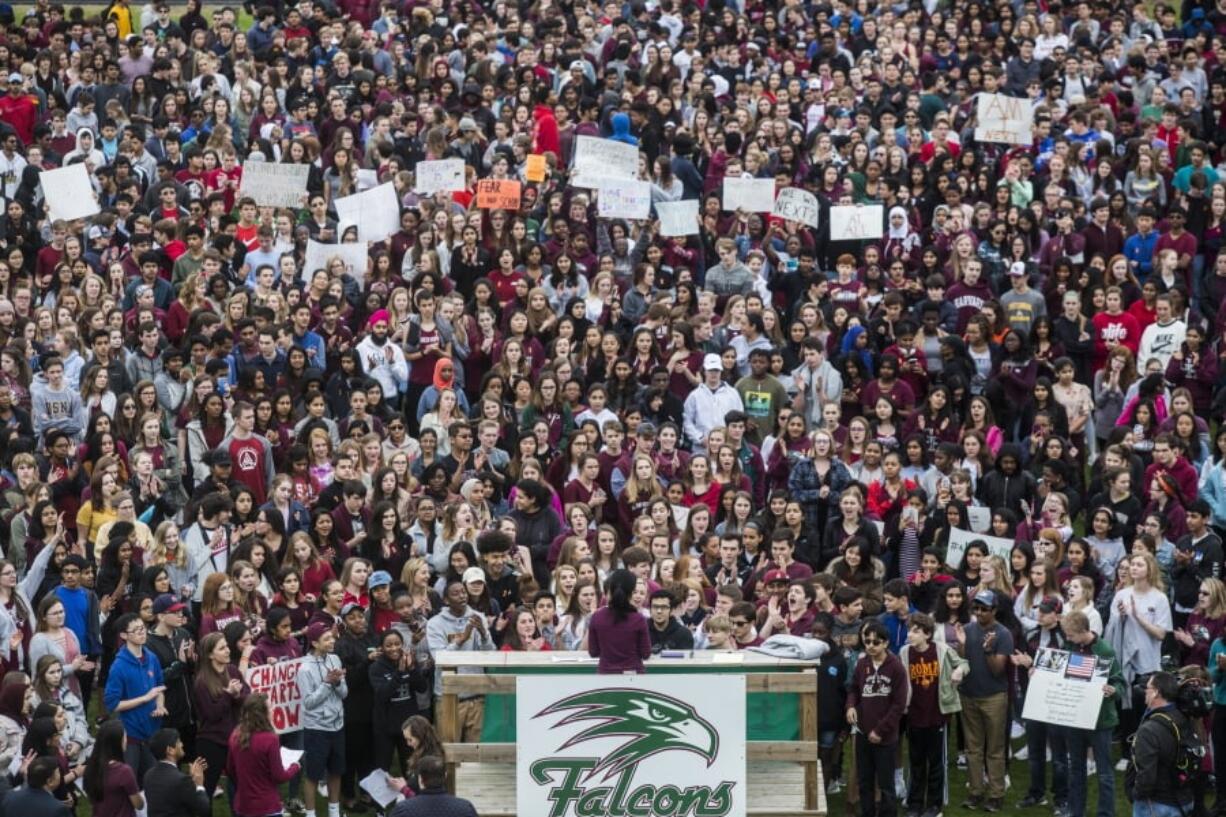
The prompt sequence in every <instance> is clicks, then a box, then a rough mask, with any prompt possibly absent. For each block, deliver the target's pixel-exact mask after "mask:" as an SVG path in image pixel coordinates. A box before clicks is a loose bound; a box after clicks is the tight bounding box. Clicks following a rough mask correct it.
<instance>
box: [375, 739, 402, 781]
mask: <svg viewBox="0 0 1226 817" xmlns="http://www.w3.org/2000/svg"><path fill="white" fill-rule="evenodd" d="M397 754H399V755H400V768H401V773H400V775H401V776H402V777H403V776H405V774H406V773H407V772H408V770H409V745H408V744H407V743H405V740H404V735H402V734H401V733H399V732H397V733H395V734H391V733H389V732H382V731H379V730H375V767H376V768H379V769H382V770H383V771H385V772H387V773H388V774H392V773H393V770H392V762H393V761H394V760H395V758H396V755H397Z"/></svg>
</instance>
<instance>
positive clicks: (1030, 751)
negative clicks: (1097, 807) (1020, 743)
mask: <svg viewBox="0 0 1226 817" xmlns="http://www.w3.org/2000/svg"><path fill="white" fill-rule="evenodd" d="M1068 731H1069V730H1067V729H1064V728H1062V727H1059V726H1053V725H1051V724H1050V723H1044V722H1042V721H1026V753H1027V756H1028V762H1029V763H1030V791H1028V792H1027V794H1029V795H1030V796H1031V797H1035V798H1039V797H1042V796H1043V795H1044V793H1045V792H1044V781H1045V780H1046V778H1047V771H1046V770H1047V747H1048V746H1051V794H1052V799H1053V800H1054V801H1055V802H1056V803H1066V802H1068V788H1069V786H1068V746H1067V741H1066V737H1067V735H1068Z"/></svg>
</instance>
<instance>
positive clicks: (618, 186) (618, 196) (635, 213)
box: [596, 179, 651, 219]
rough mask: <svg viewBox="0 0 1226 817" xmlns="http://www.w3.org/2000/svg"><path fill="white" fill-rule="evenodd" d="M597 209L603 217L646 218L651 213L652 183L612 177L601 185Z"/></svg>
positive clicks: (597, 198)
mask: <svg viewBox="0 0 1226 817" xmlns="http://www.w3.org/2000/svg"><path fill="white" fill-rule="evenodd" d="M596 209H597V212H598V213H599V214H600V217H601V218H631V219H635V218H637V219H645V218H647V217H649V216H650V215H651V185H650V184H648V183H647V182H640V181H637V180H634V179H610V180H609V181H607V182H605V183H604V184H603V185H602V186H601V187H600V192H599V194H598V195H597V197H596Z"/></svg>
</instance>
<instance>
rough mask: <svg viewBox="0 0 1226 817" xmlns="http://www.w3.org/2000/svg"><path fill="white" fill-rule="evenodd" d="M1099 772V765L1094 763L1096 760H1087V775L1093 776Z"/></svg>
mask: <svg viewBox="0 0 1226 817" xmlns="http://www.w3.org/2000/svg"><path fill="white" fill-rule="evenodd" d="M1097 771H1098V764H1097V763H1095V762H1094V758H1089V759H1088V760H1086V775H1087V776H1088V775H1092V774H1094V773H1095V772H1097Z"/></svg>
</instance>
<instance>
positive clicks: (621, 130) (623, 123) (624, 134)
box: [609, 113, 639, 147]
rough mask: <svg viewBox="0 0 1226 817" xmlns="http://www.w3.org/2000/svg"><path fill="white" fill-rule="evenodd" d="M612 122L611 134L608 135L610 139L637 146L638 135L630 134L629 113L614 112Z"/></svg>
mask: <svg viewBox="0 0 1226 817" xmlns="http://www.w3.org/2000/svg"><path fill="white" fill-rule="evenodd" d="M612 122H613V135H612V136H610V137H609V138H610V139H612V140H613V141H614V142H625V143H626V144H627V145H634V146H636V147H637V146H638V143H639V139H638V137H637V136H631V135H630V114H628V113H615V114H613V120H612Z"/></svg>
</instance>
